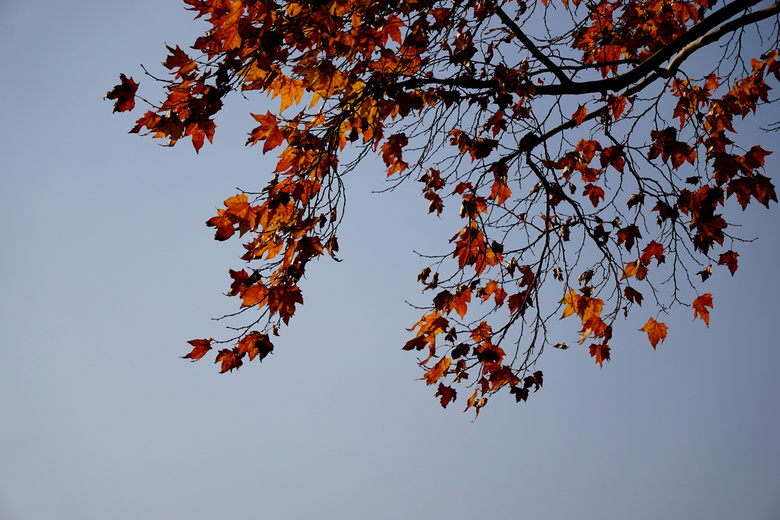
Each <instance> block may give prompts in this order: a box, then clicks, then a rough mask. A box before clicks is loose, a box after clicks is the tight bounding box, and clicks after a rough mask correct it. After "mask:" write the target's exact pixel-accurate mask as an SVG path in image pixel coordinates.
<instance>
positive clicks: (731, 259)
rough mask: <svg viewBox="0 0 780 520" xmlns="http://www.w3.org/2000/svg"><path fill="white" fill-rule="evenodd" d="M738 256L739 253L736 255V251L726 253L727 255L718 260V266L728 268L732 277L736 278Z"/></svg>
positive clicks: (723, 254)
mask: <svg viewBox="0 0 780 520" xmlns="http://www.w3.org/2000/svg"><path fill="white" fill-rule="evenodd" d="M738 256H739V253H735V252H734V251H726V252H725V253H722V254H721V255H720V257H719V258H718V265H725V266H727V267H728V268H729V272H730V273H731V276H734V273H735V272H736V271H737V257H738Z"/></svg>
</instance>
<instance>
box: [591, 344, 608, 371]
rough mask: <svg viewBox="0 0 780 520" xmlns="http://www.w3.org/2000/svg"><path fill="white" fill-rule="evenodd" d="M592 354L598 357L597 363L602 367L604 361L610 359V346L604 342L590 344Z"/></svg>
mask: <svg viewBox="0 0 780 520" xmlns="http://www.w3.org/2000/svg"><path fill="white" fill-rule="evenodd" d="M590 355H591V357H595V358H596V363H598V364H599V366H600V367H603V366H604V361H609V347H608V346H607V345H606V344H603V343H600V344H596V343H594V344H592V345H591V346H590Z"/></svg>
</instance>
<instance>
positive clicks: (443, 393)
mask: <svg viewBox="0 0 780 520" xmlns="http://www.w3.org/2000/svg"><path fill="white" fill-rule="evenodd" d="M457 395H458V393H457V392H456V391H455V389H454V388H452V387H451V386H444V384H443V383H439V389H438V390H437V391H436V397H441V399H440V402H441V406H442V408H447V405H448V404H450V402H452V401H454V400H455V398H456V397H457Z"/></svg>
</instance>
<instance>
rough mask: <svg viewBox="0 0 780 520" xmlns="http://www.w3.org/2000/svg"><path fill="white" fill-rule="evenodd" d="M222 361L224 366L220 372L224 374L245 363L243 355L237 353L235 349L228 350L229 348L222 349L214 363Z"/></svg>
mask: <svg viewBox="0 0 780 520" xmlns="http://www.w3.org/2000/svg"><path fill="white" fill-rule="evenodd" d="M220 362H221V363H222V366H221V367H220V370H219V373H220V374H224V373H225V372H227V371H232V370H233V369H234V368H235V369H237V368H239V367H240V366H241V365H243V364H244V363H243V361H241V356H240V355H237V351H236V350H235V349H234V350H228V349H222V350H220V351H219V353H218V354H217V358H216V359H215V360H214V364H216V363H220Z"/></svg>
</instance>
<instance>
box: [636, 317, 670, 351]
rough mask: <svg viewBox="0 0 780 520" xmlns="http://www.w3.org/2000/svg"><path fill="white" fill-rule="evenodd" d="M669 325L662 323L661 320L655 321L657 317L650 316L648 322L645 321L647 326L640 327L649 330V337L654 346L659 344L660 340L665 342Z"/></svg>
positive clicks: (642, 329) (643, 330)
mask: <svg viewBox="0 0 780 520" xmlns="http://www.w3.org/2000/svg"><path fill="white" fill-rule="evenodd" d="M668 328H669V327H667V326H666V325H664V324H663V323H661V322H660V321H655V319H653V318H650V319H649V320H647V323H645V326H644V327H642V328H641V329H639V330H640V331H642V332H647V338H648V339H649V340H650V343H651V344H652V345H653V348H655V347H656V345H658V341H659V340H660V341H661V343H663V342H664V340H665V339H666V331H667V329H668Z"/></svg>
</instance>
